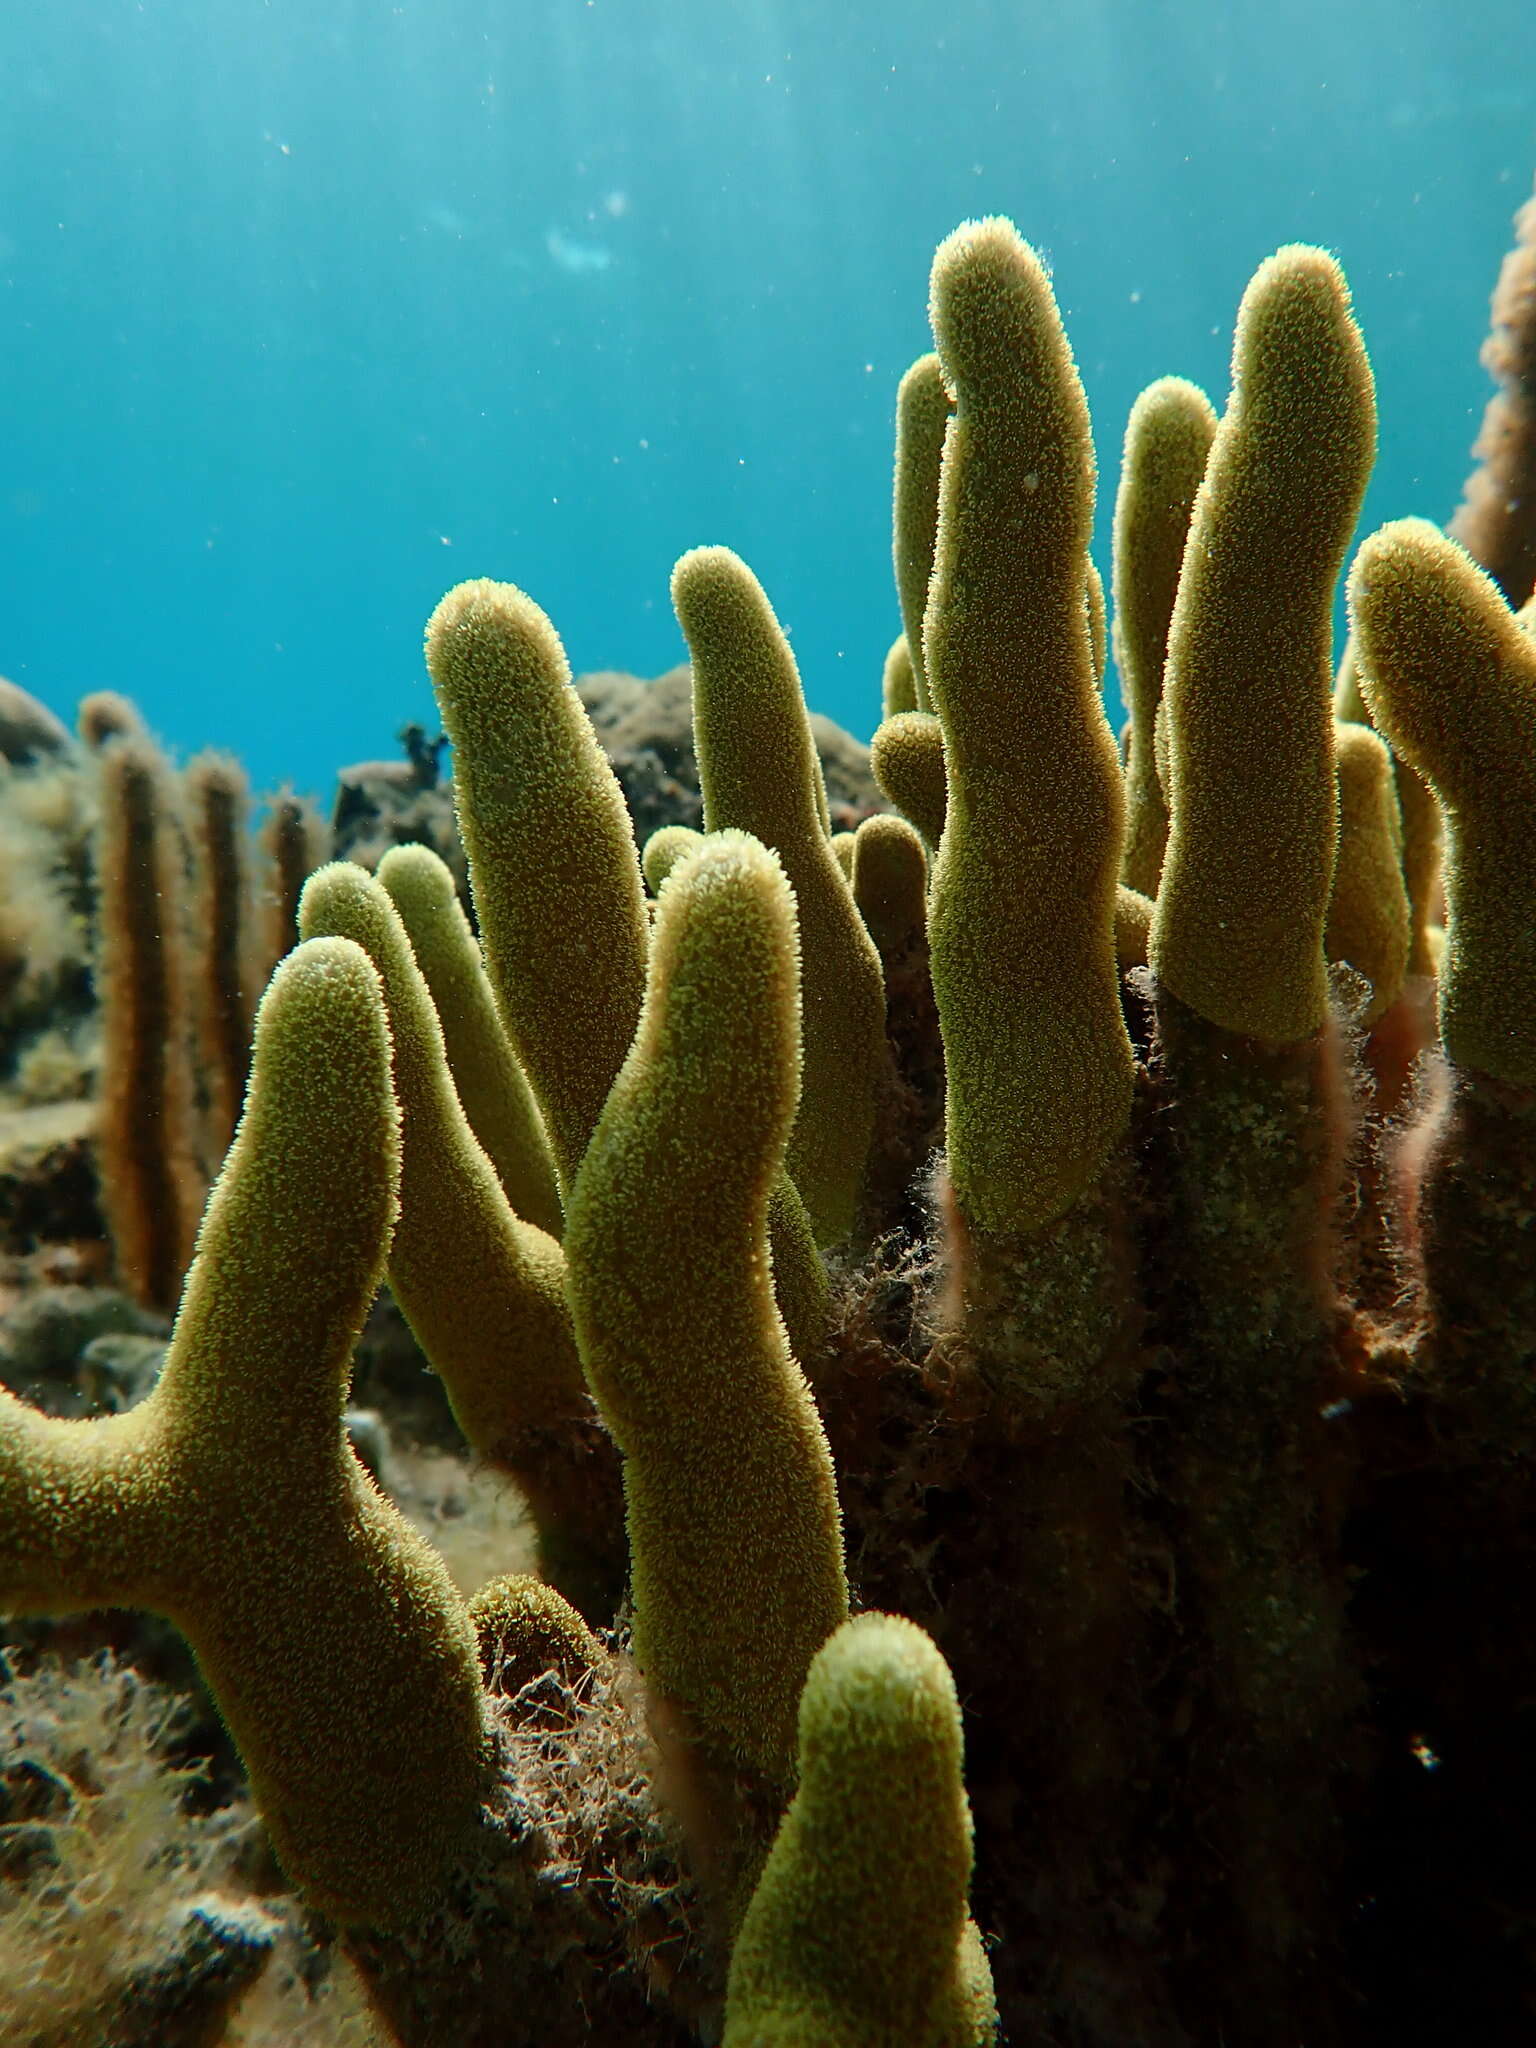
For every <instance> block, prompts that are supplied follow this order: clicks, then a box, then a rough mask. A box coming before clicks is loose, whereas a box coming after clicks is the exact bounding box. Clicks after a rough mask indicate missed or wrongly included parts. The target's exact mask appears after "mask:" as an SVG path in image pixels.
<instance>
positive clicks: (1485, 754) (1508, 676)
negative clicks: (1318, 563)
mask: <svg viewBox="0 0 1536 2048" xmlns="http://www.w3.org/2000/svg"><path fill="white" fill-rule="evenodd" d="M1350 604H1351V607H1352V611H1353V616H1354V622H1355V631H1356V634H1357V637H1358V642H1359V653H1360V681H1361V688H1362V690H1363V691H1364V694H1365V700H1366V703H1367V704H1368V705H1369V707H1370V712H1371V716H1372V717H1373V718H1374V719H1375V721H1376V723H1377V725H1378V726H1379V727H1380V729H1381V731H1382V732H1383V733H1385V734H1386V736H1387V738H1388V739H1389V740H1390V741H1391V743H1392V746H1393V747H1394V748H1395V749H1396V751H1397V752H1398V753H1399V754H1401V755H1402V757H1403V759H1404V760H1406V761H1407V762H1409V763H1410V764H1411V765H1412V766H1413V767H1415V768H1417V769H1418V770H1419V772H1420V773H1421V774H1422V775H1423V776H1425V777H1426V779H1427V780H1428V781H1429V783H1430V784H1431V786H1432V787H1433V789H1434V791H1435V794H1436V795H1437V796H1438V797H1439V799H1440V803H1441V807H1442V809H1443V811H1444V813H1445V825H1446V861H1445V886H1446V902H1447V908H1448V918H1447V927H1446V942H1445V956H1444V959H1443V961H1442V963H1441V979H1440V1033H1441V1037H1442V1039H1443V1040H1444V1043H1445V1049H1446V1051H1447V1053H1448V1054H1449V1055H1450V1057H1451V1058H1452V1059H1453V1060H1455V1061H1456V1062H1457V1063H1458V1064H1459V1065H1461V1066H1466V1067H1473V1068H1476V1069H1477V1070H1478V1071H1480V1072H1482V1073H1484V1074H1491V1075H1493V1076H1494V1077H1495V1078H1496V1079H1498V1080H1501V1081H1511V1082H1516V1083H1520V1084H1524V1085H1530V1084H1532V1083H1536V879H1533V877H1536V865H1533V862H1532V858H1531V849H1532V847H1533V846H1536V641H1533V640H1532V638H1531V636H1530V635H1529V634H1527V633H1525V632H1524V631H1522V629H1521V626H1520V623H1519V621H1518V620H1517V619H1516V617H1515V615H1514V614H1513V613H1512V612H1511V611H1510V609H1509V606H1508V605H1507V604H1506V603H1505V601H1504V598H1503V596H1502V595H1501V593H1500V591H1499V588H1498V586H1497V585H1496V584H1495V583H1494V582H1493V580H1492V579H1491V578H1490V577H1488V576H1486V575H1485V574H1484V573H1483V571H1482V570H1481V569H1479V568H1478V567H1477V565H1476V564H1475V563H1474V562H1473V561H1472V559H1471V557H1470V556H1469V555H1467V554H1466V553H1465V551H1464V550H1463V549H1461V548H1460V547H1458V546H1457V545H1456V543H1455V542H1454V541H1450V540H1447V539H1446V538H1445V536H1444V535H1443V534H1442V533H1441V532H1440V531H1439V530H1438V529H1437V528H1436V527H1433V526H1431V525H1429V524H1428V523H1427V522H1426V521H1424V520H1419V519H1404V520H1399V521H1398V522H1397V523H1396V524H1395V525H1392V526H1386V527H1383V528H1382V530H1381V531H1380V532H1379V533H1376V534H1373V535H1372V536H1371V538H1370V539H1369V540H1368V541H1367V542H1366V543H1365V545H1364V546H1363V547H1362V548H1361V550H1360V554H1359V556H1358V558H1357V560H1356V562H1355V566H1354V570H1353V573H1352V575H1351V578H1350Z"/></svg>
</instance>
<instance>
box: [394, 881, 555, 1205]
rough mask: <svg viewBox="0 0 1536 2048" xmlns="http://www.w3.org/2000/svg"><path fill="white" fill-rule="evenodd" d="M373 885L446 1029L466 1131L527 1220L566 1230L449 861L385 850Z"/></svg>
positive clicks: (539, 1130) (528, 1098)
mask: <svg viewBox="0 0 1536 2048" xmlns="http://www.w3.org/2000/svg"><path fill="white" fill-rule="evenodd" d="M378 875H379V880H380V882H381V883H382V884H383V885H384V888H385V889H386V890H387V891H388V893H389V899H390V901H391V902H392V903H393V904H394V906H395V909H396V910H397V911H398V912H399V914H400V921H401V923H402V924H403V925H404V926H405V930H406V935H407V937H408V938H409V939H410V942H411V951H412V952H413V953H414V954H415V956H416V964H417V966H418V967H419V968H420V969H421V971H422V974H423V975H424V976H425V977H426V983H427V987H428V989H429V991H430V992H431V997H432V1007H433V1008H434V1009H435V1010H436V1012H437V1016H438V1021H439V1023H440V1024H441V1025H442V1030H443V1046H444V1050H445V1051H446V1053H447V1056H448V1066H449V1070H450V1071H451V1073H452V1075H453V1085H454V1088H455V1089H456V1091H457V1093H458V1097H459V1100H460V1102H462V1103H463V1105H464V1114H465V1115H466V1116H467V1117H468V1118H469V1122H470V1127H471V1129H472V1130H473V1131H474V1134H475V1136H476V1137H477V1138H478V1139H479V1141H480V1143H481V1145H482V1146H483V1147H484V1149H485V1154H486V1157H487V1158H488V1159H489V1160H490V1162H491V1164H492V1165H493V1166H494V1167H495V1169H496V1173H497V1176H498V1178H499V1179H500V1181H501V1184H502V1186H503V1187H504V1188H505V1189H506V1193H507V1200H508V1201H509V1202H510V1203H511V1204H512V1207H513V1209H514V1210H515V1211H516V1212H517V1214H518V1215H519V1216H520V1217H521V1218H522V1220H523V1221H524V1222H525V1223H532V1224H534V1225H536V1227H537V1228H538V1229H540V1230H543V1231H547V1232H548V1233H549V1235H550V1236H551V1237H558V1236H559V1235H560V1232H561V1230H562V1229H563V1227H564V1221H565V1219H564V1217H563V1215H562V1214H561V1209H560V1194H559V1190H558V1189H557V1187H556V1186H555V1167H554V1161H553V1160H552V1159H551V1158H550V1154H549V1140H548V1138H547V1137H546V1136H545V1132H544V1119H543V1118H542V1117H541V1116H540V1115H539V1106H538V1104H537V1103H536V1102H535V1101H534V1099H533V1092H532V1090H531V1089H530V1088H529V1086H528V1079H527V1076H526V1075H525V1074H524V1072H523V1070H522V1068H521V1067H520V1066H519V1065H518V1060H517V1054H516V1053H515V1052H514V1051H513V1050H512V1047H511V1044H510V1043H509V1042H508V1039H507V1034H506V1032H505V1031H504V1030H503V1029H502V1024H501V1019H500V1018H499V1017H498V1016H497V1014H496V998H495V996H494V995H493V994H492V992H491V984H490V980H489V978H488V977H487V975H486V971H485V962H484V960H483V959H482V957H481V953H480V947H479V945H478V943H477V941H476V939H475V935H474V933H473V932H472V931H471V930H470V928H469V919H468V918H467V917H466V916H465V915H464V907H463V905H462V904H461V903H460V902H459V897H458V891H457V890H456V889H455V887H454V883H453V876H452V874H451V873H450V872H449V869H448V866H447V864H446V862H444V861H442V860H440V859H439V858H438V856H437V855H436V854H435V853H434V852H433V851H432V849H431V847H429V846H392V847H391V848H390V850H389V851H388V853H386V854H385V856H384V858H383V859H382V860H381V861H380V862H379V868H378Z"/></svg>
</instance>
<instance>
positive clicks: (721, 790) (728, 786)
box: [672, 548, 884, 1244]
mask: <svg viewBox="0 0 1536 2048" xmlns="http://www.w3.org/2000/svg"><path fill="white" fill-rule="evenodd" d="M672 602H673V604H674V605H675V606H676V608H677V616H678V621H679V623H680V624H681V626H682V629H683V632H684V633H685V634H686V636H687V639H688V646H689V651H690V653H691V654H692V656H693V730H694V746H695V748H696V749H697V751H698V757H699V785H700V787H701V789H702V790H703V792H704V824H705V828H706V830H708V831H711V832H714V831H719V830H720V829H722V828H725V827H730V828H733V829H736V830H740V831H743V832H751V833H753V834H755V835H756V837H757V838H759V839H760V840H761V841H762V842H763V844H764V845H765V846H771V847H772V848H773V849H774V851H775V852H776V853H777V854H778V856H779V858H780V860H781V861H782V862H783V863H784V872H785V874H786V876H787V877H788V879H789V884H790V887H791V888H792V889H793V890H794V892H795V907H796V913H797V916H798V918H799V925H800V935H801V942H802V948H803V952H802V966H801V1015H802V1029H803V1044H804V1069H803V1074H802V1079H801V1102H800V1111H799V1114H798V1116H797V1117H796V1120H795V1127H794V1131H793V1133H792V1135H791V1137H790V1141H789V1152H788V1156H787V1159H786V1165H787V1168H788V1171H789V1174H790V1177H791V1179H792V1180H793V1181H794V1183H795V1186H796V1187H797V1188H798V1190H799V1192H800V1194H801V1197H802V1198H803V1200H804V1202H805V1205H806V1208H807V1209H808V1210H809V1212H810V1216H811V1221H812V1224H813V1226H814V1228H815V1231H816V1235H817V1239H818V1241H819V1242H821V1243H823V1244H834V1243H836V1242H837V1241H838V1240H839V1239H840V1238H844V1237H846V1236H847V1235H848V1233H849V1231H850V1230H851V1228H852V1226H853V1218H854V1212H855V1209H856V1206H857V1203H858V1197H859V1187H860V1183H861V1181H862V1179H863V1174H864V1162H865V1157H866V1155H867V1153H868V1151H869V1142H870V1136H871V1133H872V1131H873V1126H874V1111H875V1088H876V1083H877V1079H878V1075H879V1070H880V1062H881V1058H882V1055H883V1052H884V1045H883V1040H882V1033H881V1022H882V1018H883V1014H884V998H883V995H882V992H881V985H880V963H879V961H878V959H877V958H876V955H875V950H874V947H873V946H872V945H871V944H870V941H869V936H868V934H867V933H866V931H865V930H864V927H863V925H862V923H861V922H860V920H859V915H858V912H857V911H856V910H855V909H854V905H853V898H852V895H851V894H850V892H849V888H848V883H847V879H846V877H845V876H844V874H843V872H842V869H841V864H840V862H839V859H838V856H837V853H836V850H835V848H834V847H833V846H832V845H831V844H830V843H829V841H828V836H827V831H826V793H825V789H824V786H823V782H822V774H821V764H820V762H819V761H818V760H817V757H816V749H815V746H814V744H813V742H812V739H811V730H810V724H809V722H808V720H807V718H806V712H805V700H804V698H803V697H802V695H801V692H800V677H799V673H798V671H797V670H796V667H795V660H794V656H793V654H792V653H791V652H790V647H789V642H788V641H787V640H786V639H785V637H784V635H783V632H782V631H781V629H780V627H779V623H778V620H777V619H776V618H775V617H774V615H773V610H772V607H771V606H770V605H769V602H768V599H767V597H766V596H765V594H764V592H763V589H762V586H761V585H760V584H759V583H758V581H757V579H756V577H755V576H753V574H752V572H751V570H750V569H748V568H747V566H746V564H745V563H744V562H742V561H741V560H740V559H739V558H738V557H737V556H735V555H733V554H732V553H731V552H730V550H729V549H728V548H695V549H693V550H692V552H691V553H689V554H686V555H684V556H683V558H682V560H681V561H680V562H679V563H678V565H677V567H676V568H675V569H674V570H673V572H672ZM851 852H852V846H851V841H850V845H849V853H850V856H851Z"/></svg>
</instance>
